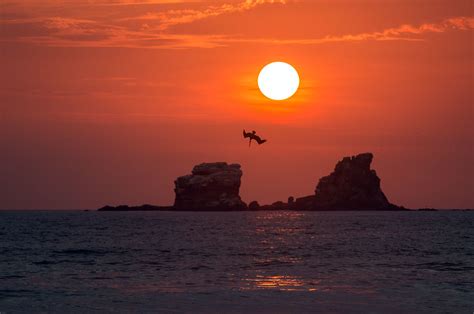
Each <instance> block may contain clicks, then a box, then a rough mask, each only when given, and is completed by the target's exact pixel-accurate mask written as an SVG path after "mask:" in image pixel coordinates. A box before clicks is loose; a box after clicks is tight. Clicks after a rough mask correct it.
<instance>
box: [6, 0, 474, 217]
mask: <svg viewBox="0 0 474 314" xmlns="http://www.w3.org/2000/svg"><path fill="white" fill-rule="evenodd" d="M472 5H473V2H472V1H471V0H465V1H464V0H459V1H452V0H450V1H448V0H445V1H441V0H420V1H408V0H406V1H405V0H403V1H402V0H399V1H397V0H387V1H376V0H364V1H355V0H344V1H343V0H334V1H329V0H307V1H304V0H301V1H291V0H287V1H278V0H274V1H265V0H254V1H251V0H247V1H242V0H235V1H232V0H227V1H197V0H196V1H159V0H149V1H146V0H143V1H141V0H140V1H132V0H124V1H106V0H88V1H85V0H84V1H56V0H43V1H39V0H6V1H2V2H0V15H1V20H0V45H1V46H0V48H1V50H0V53H1V54H0V69H1V71H0V73H1V74H0V152H1V154H0V208H4V209H30V208H31V209H32V208H52V209H70V208H95V207H99V206H103V205H106V204H111V205H117V204H131V205H137V204H142V203H152V204H171V203H172V202H173V199H174V192H173V187H174V185H173V180H174V179H175V178H176V177H177V176H180V175H184V174H187V173H189V172H190V171H191V169H192V167H193V165H194V164H196V163H200V162H211V161H228V162H237V163H240V164H241V165H242V167H243V171H244V177H243V179H242V187H241V195H242V196H243V199H244V200H245V201H246V202H250V201H252V200H258V201H259V202H260V203H269V202H273V201H277V200H286V199H287V197H288V196H290V195H293V196H295V197H299V196H304V195H309V194H312V193H313V192H314V188H315V186H316V183H317V181H318V179H319V178H320V177H321V176H323V175H327V174H329V173H330V172H331V171H332V169H333V167H334V165H335V163H336V161H337V160H339V159H340V158H342V157H343V156H347V155H353V154H357V153H360V152H366V151H371V152H373V153H374V154H375V160H374V164H373V167H374V168H375V169H376V170H377V172H378V174H379V176H380V177H381V179H382V188H383V190H384V191H385V193H386V194H387V196H388V197H389V199H390V201H392V202H394V203H396V204H399V205H404V206H407V207H425V206H427V207H440V208H467V207H471V208H473V207H474V183H473V182H474V180H473V178H474V165H473V160H474V151H473V150H474V143H473V136H474V126H473V124H472V121H473V118H474V116H473V93H474V92H473V90H474V89H473V87H474V84H473V83H474V82H473V70H474V63H473V58H474V55H473V28H474V18H473V7H472ZM277 60H278V61H286V62H288V63H291V64H292V65H293V66H294V67H295V68H296V69H297V70H298V72H299V74H300V78H301V88H300V90H299V91H298V92H297V94H296V95H295V96H294V97H293V98H291V99H290V100H287V101H283V102H275V101H271V100H268V99H266V98H265V97H264V96H262V95H261V94H260V92H259V91H258V88H257V83H256V80H257V75H258V72H259V70H260V69H261V67H263V66H264V65H265V64H267V63H269V62H272V61H277ZM242 128H246V129H255V130H257V131H258V133H260V134H261V135H262V136H263V137H266V138H268V139H269V142H268V143H267V144H265V145H263V146H260V147H252V148H251V149H249V148H248V145H247V142H245V141H244V140H243V139H242V138H241V131H242Z"/></svg>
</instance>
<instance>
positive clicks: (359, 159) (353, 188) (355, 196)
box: [312, 153, 397, 210]
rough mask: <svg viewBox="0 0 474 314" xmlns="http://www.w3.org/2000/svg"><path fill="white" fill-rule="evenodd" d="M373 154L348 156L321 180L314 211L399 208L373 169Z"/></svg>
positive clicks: (317, 188) (315, 197)
mask: <svg viewBox="0 0 474 314" xmlns="http://www.w3.org/2000/svg"><path fill="white" fill-rule="evenodd" d="M373 157H374V156H373V155H372V153H364V154H359V155H357V156H352V157H344V158H343V159H342V160H341V161H339V162H338V163H337V164H336V167H335V169H334V171H333V172H332V173H331V174H330V175H328V176H326V177H323V178H321V179H320V180H319V183H318V185H317V186H316V190H315V196H314V202H313V208H312V209H314V210H354V209H359V210H374V209H382V210H387V209H397V206H395V205H392V204H390V203H389V201H388V199H387V197H386V196H385V194H384V193H383V192H382V190H381V188H380V179H379V177H378V176H377V173H376V172H375V170H373V169H370V164H371V163H372V159H373Z"/></svg>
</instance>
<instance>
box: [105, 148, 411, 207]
mask: <svg viewBox="0 0 474 314" xmlns="http://www.w3.org/2000/svg"><path fill="white" fill-rule="evenodd" d="M372 159H373V155H372V153H364V154H359V155H357V156H352V157H344V158H343V159H342V160H341V161H339V162H338V163H337V164H336V167H335V169H334V171H333V172H332V173H331V174H330V175H328V176H325V177H322V178H321V179H320V180H319V182H318V184H317V186H316V190H315V194H314V195H309V196H305V197H299V198H296V199H295V198H294V197H292V196H290V197H289V198H288V202H287V203H285V202H282V201H277V202H274V203H272V204H271V205H262V206H261V205H259V204H258V202H256V201H254V202H251V203H250V205H249V206H248V207H247V205H246V204H245V203H244V202H243V201H242V200H241V198H240V195H239V190H240V179H241V177H242V170H241V169H240V165H239V164H230V165H229V164H227V163H226V162H214V163H202V164H199V165H197V166H195V167H194V168H193V170H192V173H191V174H189V175H185V176H182V177H178V178H177V179H176V181H175V193H176V196H175V202H174V205H173V206H153V205H143V206H137V207H128V206H124V205H122V206H118V207H111V206H105V207H103V208H101V209H100V210H102V211H113V210H117V211H124V210H188V211H231V210H314V211H320V210H406V209H405V208H403V207H398V206H396V205H393V204H391V203H390V202H389V201H388V199H387V197H386V196H385V194H384V193H383V192H382V190H381V188H380V179H379V177H378V176H377V173H376V172H375V170H373V169H370V165H371V163H372Z"/></svg>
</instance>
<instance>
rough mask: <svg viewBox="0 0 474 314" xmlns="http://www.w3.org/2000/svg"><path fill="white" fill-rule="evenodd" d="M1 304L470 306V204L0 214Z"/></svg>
mask: <svg viewBox="0 0 474 314" xmlns="http://www.w3.org/2000/svg"><path fill="white" fill-rule="evenodd" d="M0 239H1V241H0V312H2V313H7V314H8V313H16V312H29V313H31V312H81V313H90V312H117V311H118V312H211V313H228V312H232V313H241V312H247V313H254V312H258V313H262V312H263V313H265V312H267V313H302V312H303V313H304V312H318V311H319V312H330V313H401V312H405V313H420V312H421V313H443V312H446V313H469V314H471V313H473V311H474V212H444V213H443V212H378V213H374V212H337V213H329V212H319V213H314V212H313V213H307V212H240V213H238V212H233V213H172V212H115V213H114V212H0Z"/></svg>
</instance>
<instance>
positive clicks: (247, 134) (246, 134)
mask: <svg viewBox="0 0 474 314" xmlns="http://www.w3.org/2000/svg"><path fill="white" fill-rule="evenodd" d="M251 135H252V133H250V132H249V133H247V132H245V130H244V138H247V137H251Z"/></svg>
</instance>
